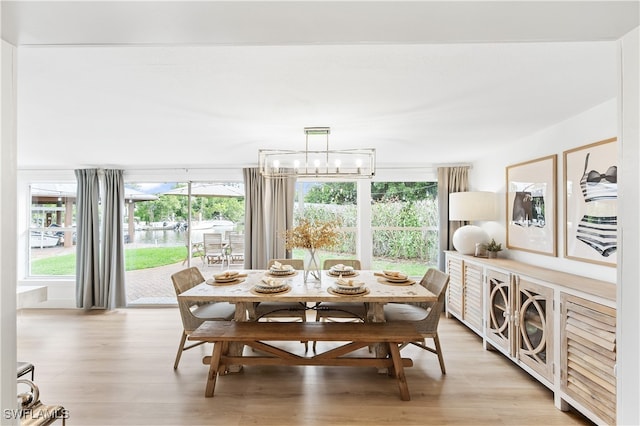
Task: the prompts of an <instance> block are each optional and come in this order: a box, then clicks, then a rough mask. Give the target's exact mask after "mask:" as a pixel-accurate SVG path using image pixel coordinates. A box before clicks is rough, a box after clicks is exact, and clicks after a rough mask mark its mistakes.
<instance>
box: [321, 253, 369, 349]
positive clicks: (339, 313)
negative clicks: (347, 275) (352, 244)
mask: <svg viewBox="0 0 640 426" xmlns="http://www.w3.org/2000/svg"><path fill="white" fill-rule="evenodd" d="M340 264H342V265H345V266H351V267H352V268H353V269H354V270H356V271H357V270H360V269H362V265H361V263H360V260H358V259H326V260H325V261H324V262H323V263H322V269H323V270H329V269H330V268H331V267H332V266H335V265H340ZM315 311H316V321H331V320H334V319H337V318H340V319H351V320H355V321H364V320H365V319H366V316H367V306H366V305H365V303H361V302H322V303H317V304H316V306H315ZM315 349H316V342H313V350H314V351H315Z"/></svg>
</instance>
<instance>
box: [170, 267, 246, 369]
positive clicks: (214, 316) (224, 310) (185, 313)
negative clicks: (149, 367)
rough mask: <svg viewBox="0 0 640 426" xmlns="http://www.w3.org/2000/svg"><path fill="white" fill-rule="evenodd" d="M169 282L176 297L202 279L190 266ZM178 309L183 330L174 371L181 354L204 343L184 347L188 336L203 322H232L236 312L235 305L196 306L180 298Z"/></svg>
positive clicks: (209, 304) (197, 270)
mask: <svg viewBox="0 0 640 426" xmlns="http://www.w3.org/2000/svg"><path fill="white" fill-rule="evenodd" d="M171 281H173V288H174V289H175V291H176V296H178V295H179V294H180V293H184V292H185V291H187V290H189V289H190V288H192V287H195V286H197V285H198V284H200V283H203V282H204V277H203V276H202V273H201V272H200V270H199V269H198V268H197V267H195V266H192V267H191V268H187V269H183V270H181V271H178V272H176V273H174V274H173V275H171ZM178 308H179V309H180V317H181V318H182V326H183V328H184V330H183V331H182V337H181V338H180V345H179V346H178V353H177V354H176V360H175V362H174V364H173V369H174V370H175V369H177V368H178V364H179V363H180V357H181V356H182V352H184V351H186V350H187V349H191V348H194V347H196V346H199V345H201V344H203V343H204V342H197V343H194V344H191V345H189V346H185V343H186V341H187V337H188V336H189V334H191V333H193V331H194V330H195V329H196V328H198V327H199V326H200V324H202V323H203V322H205V321H229V320H232V319H233V317H234V315H235V312H236V308H235V305H233V304H231V303H227V302H217V303H202V304H198V303H197V302H188V301H185V300H181V299H180V298H178Z"/></svg>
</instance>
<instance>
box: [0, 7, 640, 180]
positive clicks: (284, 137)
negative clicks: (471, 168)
mask: <svg viewBox="0 0 640 426" xmlns="http://www.w3.org/2000/svg"><path fill="white" fill-rule="evenodd" d="M638 4H639V3H638V2H637V1H632V2H631V1H629V2H624V1H623V2H609V1H603V2H578V1H569V2H537V1H529V2H526V1H517V2H502V1H497V2H484V1H469V2H457V1H450V2H435V1H423V2H421V1H413V2H363V1H355V2H344V1H335V2H310V1H302V2H293V1H285V2H270V1H262V2H246V1H231V2H205V1H200V2H153V1H139V2H126V1H115V2H87V1H74V2H57V1H45V2H32V1H27V2H11V1H3V2H2V6H1V7H2V38H3V39H4V40H6V41H8V42H10V43H12V44H14V45H16V46H18V47H19V48H18V54H17V57H18V62H17V65H18V67H17V69H18V74H17V75H18V79H17V80H18V95H17V96H18V98H17V99H18V166H19V168H21V169H40V168H43V169H58V168H59V169H71V168H76V167H93V166H100V167H110V166H113V167H122V168H128V169H135V168H151V167H155V168H161V167H185V168H189V167H212V168H214V167H237V166H247V165H255V164H256V162H257V150H258V149H259V148H288V149H298V148H302V147H303V146H304V133H303V128H304V127H306V126H328V127H331V131H332V133H331V138H330V143H331V147H332V148H368V147H372V148H376V150H377V154H378V164H379V165H380V166H381V167H395V166H399V165H402V166H422V165H424V166H430V165H434V164H442V163H459V162H473V161H474V160H475V159H477V158H480V157H482V156H485V155H487V153H488V152H491V151H492V150H493V151H496V152H498V151H499V150H503V149H505V147H508V148H512V149H513V148H515V149H517V141H518V140H520V139H522V138H523V137H526V136H528V135H530V134H532V133H534V132H536V131H539V130H541V129H544V128H545V127H548V126H551V125H553V124H555V123H558V122H560V121H563V120H565V119H567V118H569V117H571V116H573V115H576V114H579V113H581V112H583V111H585V110H587V109H590V108H592V107H594V106H597V105H599V104H601V103H603V102H606V101H608V100H611V99H613V98H614V97H615V96H616V88H617V77H616V73H617V69H616V61H617V44H616V43H615V40H617V39H618V38H620V37H621V36H622V35H624V34H625V33H627V32H628V31H630V30H631V29H633V28H634V27H636V26H638V24H639V19H638V14H639V12H638V10H639V9H638Z"/></svg>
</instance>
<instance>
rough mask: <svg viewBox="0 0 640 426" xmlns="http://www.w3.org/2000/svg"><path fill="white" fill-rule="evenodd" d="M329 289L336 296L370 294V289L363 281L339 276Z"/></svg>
mask: <svg viewBox="0 0 640 426" xmlns="http://www.w3.org/2000/svg"><path fill="white" fill-rule="evenodd" d="M327 291H328V292H329V293H330V294H333V295H336V296H363V295H365V294H369V289H368V288H367V287H365V285H364V282H363V281H358V280H355V279H347V278H338V279H337V280H336V282H335V283H334V284H333V285H331V286H330V287H329V288H328V289H327Z"/></svg>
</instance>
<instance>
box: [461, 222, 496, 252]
mask: <svg viewBox="0 0 640 426" xmlns="http://www.w3.org/2000/svg"><path fill="white" fill-rule="evenodd" d="M452 242H453V247H454V248H455V249H456V250H457V251H458V253H462V254H475V252H476V244H477V243H484V244H487V243H488V242H489V234H487V232H486V231H485V230H484V229H482V228H480V227H479V226H475V225H466V226H463V227H461V228H458V229H457V230H456V232H454V233H453V238H452Z"/></svg>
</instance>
